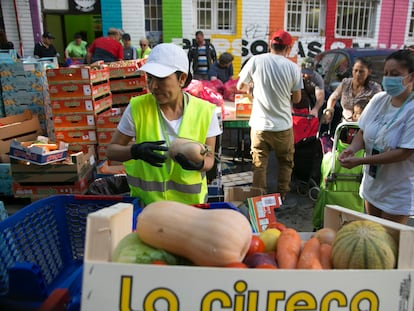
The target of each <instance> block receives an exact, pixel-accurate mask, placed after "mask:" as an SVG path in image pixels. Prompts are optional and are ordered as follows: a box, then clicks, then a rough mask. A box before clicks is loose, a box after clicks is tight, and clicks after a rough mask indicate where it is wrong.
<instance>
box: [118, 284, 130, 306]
mask: <svg viewBox="0 0 414 311" xmlns="http://www.w3.org/2000/svg"><path fill="white" fill-rule="evenodd" d="M131 293H132V276H122V277H121V288H120V295H119V310H120V311H131V310H132V309H131Z"/></svg>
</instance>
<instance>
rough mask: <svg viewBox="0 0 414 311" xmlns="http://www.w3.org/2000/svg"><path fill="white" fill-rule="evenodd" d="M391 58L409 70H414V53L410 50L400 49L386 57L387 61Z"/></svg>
mask: <svg viewBox="0 0 414 311" xmlns="http://www.w3.org/2000/svg"><path fill="white" fill-rule="evenodd" d="M390 59H394V60H396V61H397V62H398V63H399V64H400V65H401V66H403V67H406V68H407V69H408V72H410V73H411V72H414V54H413V52H411V51H410V50H398V51H396V52H394V53H392V54H391V55H388V57H387V58H386V59H385V61H386V62H387V61H388V60H390Z"/></svg>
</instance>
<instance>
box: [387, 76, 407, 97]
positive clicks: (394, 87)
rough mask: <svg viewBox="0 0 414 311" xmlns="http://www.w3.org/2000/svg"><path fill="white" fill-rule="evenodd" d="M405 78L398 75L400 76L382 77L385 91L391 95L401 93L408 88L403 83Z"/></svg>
mask: <svg viewBox="0 0 414 311" xmlns="http://www.w3.org/2000/svg"><path fill="white" fill-rule="evenodd" d="M404 78H405V77H401V76H398V77H388V76H384V77H383V78H382V87H383V88H384V91H385V92H387V93H388V94H389V95H391V96H398V95H401V94H402V93H403V92H404V91H405V89H406V88H407V87H406V86H404V85H403V83H402V81H403V79H404Z"/></svg>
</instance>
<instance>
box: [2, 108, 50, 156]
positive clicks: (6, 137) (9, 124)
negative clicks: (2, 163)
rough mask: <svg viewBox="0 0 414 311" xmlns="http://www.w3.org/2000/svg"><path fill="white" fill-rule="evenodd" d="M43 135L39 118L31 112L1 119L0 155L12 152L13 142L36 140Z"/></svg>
mask: <svg viewBox="0 0 414 311" xmlns="http://www.w3.org/2000/svg"><path fill="white" fill-rule="evenodd" d="M41 133H42V130H41V128H40V123H39V118H38V117H37V115H33V114H32V113H31V112H30V111H29V110H26V111H25V112H24V113H22V114H18V115H14V116H9V117H5V118H0V154H5V153H8V152H9V151H10V144H11V142H12V141H13V140H16V141H30V140H35V139H36V137H37V136H39V135H40V134H41Z"/></svg>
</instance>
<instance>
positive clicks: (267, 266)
mask: <svg viewBox="0 0 414 311" xmlns="http://www.w3.org/2000/svg"><path fill="white" fill-rule="evenodd" d="M254 268H255V269H277V267H276V266H275V265H272V264H270V263H262V264H260V265H257V266H256V267H254Z"/></svg>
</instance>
